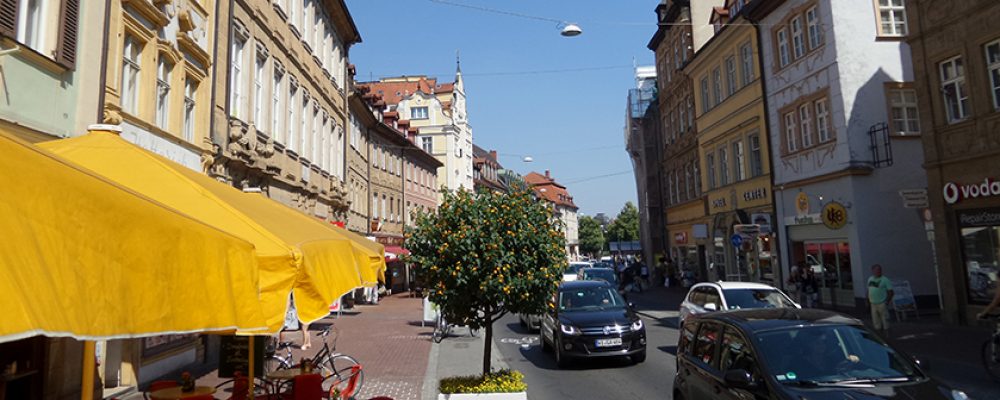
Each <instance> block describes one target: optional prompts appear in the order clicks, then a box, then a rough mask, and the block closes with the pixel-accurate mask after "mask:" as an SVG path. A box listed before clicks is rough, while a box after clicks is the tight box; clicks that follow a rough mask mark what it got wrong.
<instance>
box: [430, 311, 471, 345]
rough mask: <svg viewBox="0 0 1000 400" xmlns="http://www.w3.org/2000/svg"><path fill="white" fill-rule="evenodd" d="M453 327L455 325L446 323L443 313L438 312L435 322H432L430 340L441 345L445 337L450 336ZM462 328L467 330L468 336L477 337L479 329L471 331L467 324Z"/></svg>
mask: <svg viewBox="0 0 1000 400" xmlns="http://www.w3.org/2000/svg"><path fill="white" fill-rule="evenodd" d="M454 326H455V325H453V324H450V323H448V320H447V319H446V318H445V317H444V313H442V312H440V311H438V315H437V320H436V321H435V322H434V332H432V333H431V339H432V340H434V343H441V341H442V340H444V338H445V336H448V335H450V334H451V329H452V328H453V327H454ZM463 326H465V327H466V328H468V329H469V336H471V337H477V336H479V329H473V328H472V327H471V326H469V324H468V323H466V324H465V325H463Z"/></svg>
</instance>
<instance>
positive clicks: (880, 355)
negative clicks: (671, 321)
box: [673, 308, 968, 400]
mask: <svg viewBox="0 0 1000 400" xmlns="http://www.w3.org/2000/svg"><path fill="white" fill-rule="evenodd" d="M673 398H674V399H688V400H696V399H744V400H748V399H788V400H792V399H795V400H798V399H921V400H924V399H942V400H960V399H967V398H968V397H966V395H965V393H963V392H961V391H958V390H953V389H952V388H949V387H947V386H945V385H943V384H941V383H940V382H937V381H935V380H934V379H932V378H930V377H928V376H927V375H926V374H925V373H924V372H923V371H921V369H920V367H919V366H918V365H917V364H916V363H914V362H913V361H911V359H909V358H908V357H905V356H903V355H902V354H900V353H899V352H897V351H896V350H895V349H893V348H892V347H891V346H889V345H888V344H887V343H886V342H885V341H883V340H882V339H881V338H879V337H878V336H877V335H875V334H874V333H872V332H871V331H870V330H868V329H867V328H865V326H864V325H863V324H862V323H861V321H859V320H857V319H854V318H851V317H848V316H845V315H842V314H838V313H835V312H832V311H826V310H816V309H796V308H785V309H758V310H740V311H728V312H721V313H712V314H702V315H697V316H691V317H688V319H687V320H686V321H685V322H684V326H683V328H682V331H681V336H680V340H679V342H678V344H677V374H676V375H675V377H674V393H673Z"/></svg>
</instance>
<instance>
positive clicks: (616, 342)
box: [594, 338, 622, 347]
mask: <svg viewBox="0 0 1000 400" xmlns="http://www.w3.org/2000/svg"><path fill="white" fill-rule="evenodd" d="M621 345H622V338H611V339H597V340H596V341H595V342H594V346H597V347H611V346H621Z"/></svg>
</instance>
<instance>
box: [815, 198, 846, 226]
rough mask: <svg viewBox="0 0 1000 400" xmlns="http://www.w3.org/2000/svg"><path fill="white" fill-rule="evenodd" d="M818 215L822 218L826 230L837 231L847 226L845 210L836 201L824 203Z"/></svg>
mask: <svg viewBox="0 0 1000 400" xmlns="http://www.w3.org/2000/svg"><path fill="white" fill-rule="evenodd" d="M820 215H821V216H822V218H823V225H825V226H826V227H827V228H830V229H833V230H837V229H840V228H843V227H844V225H847V209H846V208H844V205H843V204H840V203H838V202H836V201H831V202H829V203H826V205H825V206H823V212H821V213H820Z"/></svg>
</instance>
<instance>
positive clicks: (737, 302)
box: [722, 289, 795, 310]
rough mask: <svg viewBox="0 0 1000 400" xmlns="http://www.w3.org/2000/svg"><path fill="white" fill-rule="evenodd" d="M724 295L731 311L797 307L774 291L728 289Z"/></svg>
mask: <svg viewBox="0 0 1000 400" xmlns="http://www.w3.org/2000/svg"><path fill="white" fill-rule="evenodd" d="M722 293H723V296H726V305H727V306H728V307H729V309H730V310H738V309H741V308H794V307H795V304H792V302H791V301H789V300H788V299H787V298H786V297H785V295H783V294H781V292H779V291H777V290H774V289H726V290H725V291H723V292H722Z"/></svg>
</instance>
